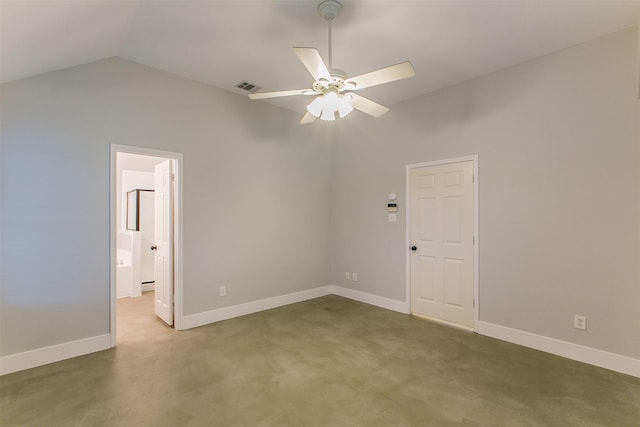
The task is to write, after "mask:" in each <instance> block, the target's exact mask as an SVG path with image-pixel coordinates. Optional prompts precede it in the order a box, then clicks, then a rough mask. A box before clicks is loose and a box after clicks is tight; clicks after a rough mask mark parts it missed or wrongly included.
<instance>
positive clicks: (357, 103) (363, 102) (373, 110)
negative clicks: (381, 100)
mask: <svg viewBox="0 0 640 427" xmlns="http://www.w3.org/2000/svg"><path fill="white" fill-rule="evenodd" d="M349 96H350V97H351V105H352V106H353V108H355V109H356V110H360V111H362V112H363V113H367V114H369V115H370V116H373V117H380V116H381V115H383V114H384V113H386V112H387V111H389V109H388V108H387V107H385V106H384V105H380V104H378V103H375V102H373V101H372V100H370V99H367V98H365V97H363V96H360V95H357V94H355V93H352V92H350V93H349Z"/></svg>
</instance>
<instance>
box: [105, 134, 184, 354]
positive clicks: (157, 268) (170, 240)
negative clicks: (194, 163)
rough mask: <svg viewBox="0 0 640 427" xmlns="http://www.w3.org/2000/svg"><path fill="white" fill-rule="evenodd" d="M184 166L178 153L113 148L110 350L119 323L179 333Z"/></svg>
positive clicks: (113, 343)
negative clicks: (159, 324) (153, 324)
mask: <svg viewBox="0 0 640 427" xmlns="http://www.w3.org/2000/svg"><path fill="white" fill-rule="evenodd" d="M181 166H182V156H181V154H179V153H168V152H163V151H157V150H150V149H142V148H137V147H126V146H116V145H112V147H111V255H110V257H111V281H110V282H111V285H110V286H111V310H110V313H111V321H110V324H111V345H112V346H114V345H116V331H117V329H116V324H117V322H134V321H136V320H135V319H139V318H140V315H142V316H143V317H145V318H147V319H154V321H155V320H156V319H155V318H156V317H157V318H158V319H161V320H162V321H163V322H164V323H166V325H168V326H175V328H176V329H179V328H180V327H179V326H180V325H179V323H180V319H181V312H182V310H181V305H180V301H181V298H180V296H181V290H182V289H181V280H180V274H179V273H180V271H181V258H182V257H181V240H180V238H179V237H180V234H181V233H180V230H181V228H182V227H181V217H182V215H181V209H180V207H181V203H180V201H181V189H180V182H181V180H180V176H181ZM123 306H124V307H128V309H127V310H132V309H135V310H136V311H137V315H138V316H137V317H136V316H130V315H128V314H130V311H127V313H128V314H127V315H124V316H123V315H122V314H118V313H122V307H123ZM132 319H134V320H132ZM120 326H127V327H128V326H129V325H127V324H126V323H121V324H120ZM122 330H123V329H122V328H121V329H120V331H122Z"/></svg>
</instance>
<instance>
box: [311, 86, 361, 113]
mask: <svg viewBox="0 0 640 427" xmlns="http://www.w3.org/2000/svg"><path fill="white" fill-rule="evenodd" d="M307 111H308V112H309V113H311V114H313V115H314V116H315V117H319V118H320V119H321V120H335V119H336V113H338V114H339V115H340V118H343V117H345V116H347V115H348V114H349V113H350V112H352V111H353V106H352V105H351V97H350V96H348V95H343V94H338V93H335V92H327V93H325V94H323V95H319V96H317V97H316V98H315V99H314V100H313V101H312V102H311V103H310V104H309V105H308V106H307Z"/></svg>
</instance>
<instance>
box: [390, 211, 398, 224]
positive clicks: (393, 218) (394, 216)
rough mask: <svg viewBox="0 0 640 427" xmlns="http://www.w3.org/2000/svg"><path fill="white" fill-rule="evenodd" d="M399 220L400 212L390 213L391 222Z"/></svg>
mask: <svg viewBox="0 0 640 427" xmlns="http://www.w3.org/2000/svg"><path fill="white" fill-rule="evenodd" d="M397 220H398V214H395V213H390V214H389V222H396V221H397Z"/></svg>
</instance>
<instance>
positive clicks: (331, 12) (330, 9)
mask: <svg viewBox="0 0 640 427" xmlns="http://www.w3.org/2000/svg"><path fill="white" fill-rule="evenodd" d="M341 11H342V4H341V3H340V2H339V1H338V0H324V1H323V2H322V3H320V4H319V5H318V14H319V15H320V16H322V18H323V19H324V20H325V21H327V26H328V29H329V31H328V33H329V58H328V59H329V61H328V62H329V70H331V69H333V58H332V56H333V51H332V40H331V21H333V20H334V19H335V18H336V17H337V16H338V15H340V12H341Z"/></svg>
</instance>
